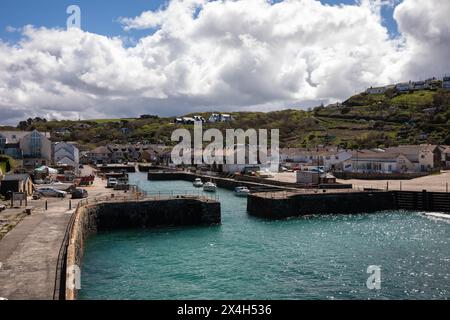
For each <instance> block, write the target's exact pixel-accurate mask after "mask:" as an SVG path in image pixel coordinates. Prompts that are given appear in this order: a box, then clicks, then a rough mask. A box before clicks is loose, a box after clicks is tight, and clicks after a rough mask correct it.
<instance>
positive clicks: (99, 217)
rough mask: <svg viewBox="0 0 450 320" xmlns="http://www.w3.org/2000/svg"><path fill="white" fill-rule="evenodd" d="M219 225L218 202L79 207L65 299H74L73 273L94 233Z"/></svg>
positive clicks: (193, 200)
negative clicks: (88, 240) (89, 238)
mask: <svg viewBox="0 0 450 320" xmlns="http://www.w3.org/2000/svg"><path fill="white" fill-rule="evenodd" d="M219 223H221V208H220V202H217V201H212V200H204V199H200V198H182V197H180V198H173V199H166V200H143V201H133V202H105V203H98V204H94V205H88V206H83V207H80V208H79V209H78V210H77V212H76V213H75V219H74V222H73V226H72V228H71V232H70V237H69V242H68V247H67V255H66V263H65V266H64V267H65V269H66V270H64V272H65V274H66V295H65V298H66V300H75V299H76V298H77V291H78V290H77V285H76V281H77V278H76V273H77V272H78V273H79V272H80V268H81V265H82V260H83V249H84V245H85V242H86V240H87V239H88V237H89V236H92V235H95V234H96V233H97V232H101V231H111V230H117V229H135V228H152V227H163V226H191V225H214V224H219Z"/></svg>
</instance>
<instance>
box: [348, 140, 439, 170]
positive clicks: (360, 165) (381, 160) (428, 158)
mask: <svg viewBox="0 0 450 320" xmlns="http://www.w3.org/2000/svg"><path fill="white" fill-rule="evenodd" d="M441 162H442V155H441V151H440V149H439V147H438V146H433V145H403V146H398V147H391V148H387V149H385V150H363V151H357V152H353V154H352V157H351V159H350V160H347V161H345V163H344V171H353V172H364V173H372V172H376V173H394V172H429V171H431V170H433V169H437V168H440V167H441Z"/></svg>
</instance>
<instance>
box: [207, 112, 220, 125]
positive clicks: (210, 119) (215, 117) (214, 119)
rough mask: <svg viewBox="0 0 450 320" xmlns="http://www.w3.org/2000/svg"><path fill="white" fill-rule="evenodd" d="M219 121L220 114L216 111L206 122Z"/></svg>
mask: <svg viewBox="0 0 450 320" xmlns="http://www.w3.org/2000/svg"><path fill="white" fill-rule="evenodd" d="M219 121H220V114H218V113H213V114H212V115H211V116H210V117H209V119H208V122H210V123H216V122H219Z"/></svg>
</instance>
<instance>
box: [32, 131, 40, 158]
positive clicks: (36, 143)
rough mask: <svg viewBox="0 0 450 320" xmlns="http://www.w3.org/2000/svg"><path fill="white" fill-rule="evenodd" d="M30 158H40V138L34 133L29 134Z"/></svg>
mask: <svg viewBox="0 0 450 320" xmlns="http://www.w3.org/2000/svg"><path fill="white" fill-rule="evenodd" d="M30 156H31V157H33V158H40V157H41V136H40V134H39V133H37V132H36V131H35V132H33V133H32V134H31V138H30Z"/></svg>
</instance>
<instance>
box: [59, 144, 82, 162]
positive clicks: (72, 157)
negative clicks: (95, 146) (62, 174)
mask: <svg viewBox="0 0 450 320" xmlns="http://www.w3.org/2000/svg"><path fill="white" fill-rule="evenodd" d="M53 161H54V162H55V163H56V164H65V165H68V166H73V167H78V165H79V163H80V151H79V150H78V148H77V147H75V146H74V145H73V144H71V143H67V142H57V143H55V144H54V145H53Z"/></svg>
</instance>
